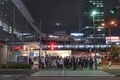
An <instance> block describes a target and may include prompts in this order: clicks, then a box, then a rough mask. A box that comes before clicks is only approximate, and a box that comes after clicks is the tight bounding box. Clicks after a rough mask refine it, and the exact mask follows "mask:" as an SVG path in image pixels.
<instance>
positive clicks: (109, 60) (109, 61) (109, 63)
mask: <svg viewBox="0 0 120 80" xmlns="http://www.w3.org/2000/svg"><path fill="white" fill-rule="evenodd" d="M111 64H112V62H111V59H110V58H109V59H108V66H109V67H111Z"/></svg>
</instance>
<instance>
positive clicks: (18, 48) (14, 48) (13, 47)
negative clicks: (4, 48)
mask: <svg viewBox="0 0 120 80" xmlns="http://www.w3.org/2000/svg"><path fill="white" fill-rule="evenodd" d="M11 49H12V50H22V49H23V46H12V47H11Z"/></svg>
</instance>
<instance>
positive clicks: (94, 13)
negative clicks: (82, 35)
mask: <svg viewBox="0 0 120 80" xmlns="http://www.w3.org/2000/svg"><path fill="white" fill-rule="evenodd" d="M96 13H97V12H96V11H93V12H92V17H93V36H94V53H95V56H94V59H95V70H96V69H97V61H96V46H95V45H96V44H95V42H96V36H95V34H96V33H95V15H96Z"/></svg>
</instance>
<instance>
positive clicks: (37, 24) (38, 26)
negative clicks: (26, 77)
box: [33, 20, 42, 67]
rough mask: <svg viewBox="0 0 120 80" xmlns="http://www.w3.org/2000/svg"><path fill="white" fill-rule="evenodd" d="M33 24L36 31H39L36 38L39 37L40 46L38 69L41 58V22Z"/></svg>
mask: <svg viewBox="0 0 120 80" xmlns="http://www.w3.org/2000/svg"><path fill="white" fill-rule="evenodd" d="M33 24H34V25H35V26H36V27H37V29H39V33H38V36H39V45H40V48H39V67H40V57H41V54H42V45H41V34H42V33H41V20H40V22H33Z"/></svg>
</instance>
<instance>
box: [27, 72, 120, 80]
mask: <svg viewBox="0 0 120 80" xmlns="http://www.w3.org/2000/svg"><path fill="white" fill-rule="evenodd" d="M108 71H109V70H103V71H102V70H75V71H74V70H41V71H38V72H36V73H34V74H32V75H31V76H29V77H28V78H26V80H120V77H116V75H115V74H116V73H117V74H119V73H120V70H119V73H118V72H116V70H115V71H114V70H113V71H114V72H116V73H112V74H111V72H112V71H109V72H108ZM117 71H118V70H117Z"/></svg>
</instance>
